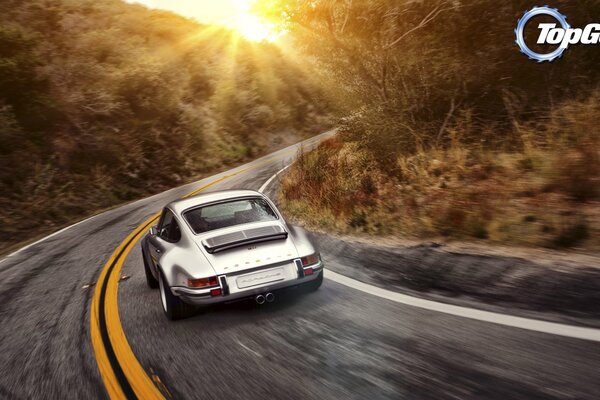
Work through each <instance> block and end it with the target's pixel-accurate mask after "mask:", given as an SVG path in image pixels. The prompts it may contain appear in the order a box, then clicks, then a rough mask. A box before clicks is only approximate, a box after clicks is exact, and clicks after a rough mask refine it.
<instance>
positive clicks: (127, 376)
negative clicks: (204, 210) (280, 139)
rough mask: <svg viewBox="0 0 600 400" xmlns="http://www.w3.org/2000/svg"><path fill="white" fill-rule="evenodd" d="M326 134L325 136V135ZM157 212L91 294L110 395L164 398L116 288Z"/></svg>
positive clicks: (99, 358) (95, 342)
mask: <svg viewBox="0 0 600 400" xmlns="http://www.w3.org/2000/svg"><path fill="white" fill-rule="evenodd" d="M329 136H330V135H326V136H325V137H329ZM295 151H297V149H295V148H294V149H290V150H288V151H284V152H283V153H282V154H278V155H277V156H274V157H269V158H268V159H266V160H264V161H263V162H260V163H257V164H254V165H251V166H249V167H247V168H244V169H241V170H239V171H237V172H234V173H232V174H229V175H226V176H224V177H222V178H220V179H217V180H215V181H213V182H211V183H209V184H207V185H204V186H202V187H201V188H199V189H196V190H194V191H193V192H191V193H189V194H188V195H186V196H185V197H189V196H194V195H196V194H198V193H200V192H202V191H203V190H205V189H207V188H209V187H210V186H213V185H215V184H217V183H219V182H222V181H224V180H226V179H229V178H231V177H233V176H236V175H239V174H241V173H243V172H246V171H248V170H251V169H254V168H257V167H259V166H262V165H265V164H268V163H271V162H273V158H275V159H283V158H285V157H287V156H288V155H290V154H291V153H292V152H295ZM159 216H160V213H156V214H154V215H153V216H152V217H150V218H149V219H148V220H146V221H145V222H144V223H143V224H142V225H140V226H139V227H138V228H137V229H135V230H134V231H133V232H132V233H131V234H129V236H127V238H126V239H125V240H124V241H123V242H121V244H120V245H119V247H117V249H116V250H115V251H114V253H113V254H112V255H111V257H110V259H109V260H108V262H107V263H106V264H105V265H104V267H103V268H102V272H101V273H100V277H99V278H98V282H97V284H96V289H95V290H94V296H93V298H92V309H91V314H90V324H91V326H90V335H91V338H92V346H93V348H94V353H95V356H96V363H97V364H98V369H99V370H100V375H101V376H102V380H103V382H104V385H105V387H106V391H107V392H108V395H109V397H110V398H111V399H144V400H146V399H149V400H150V399H164V398H165V397H164V395H163V393H161V391H160V390H159V389H158V388H157V386H156V385H155V384H154V383H153V381H152V379H151V378H150V377H149V376H148V374H147V373H146V371H145V370H144V368H143V367H142V366H141V364H140V362H139V361H138V360H137V358H136V357H135V355H134V354H133V351H132V350H131V347H130V346H129V343H128V342H127V338H126V337H125V332H124V331H123V326H122V325H121V320H120V318H119V305H118V291H119V279H120V276H121V269H122V268H123V264H124V262H125V259H126V258H127V255H128V254H129V252H130V251H131V249H132V248H133V246H134V245H135V244H136V243H137V241H138V240H139V239H140V238H141V237H142V236H143V235H144V233H145V232H146V230H147V229H148V228H149V227H150V226H152V225H153V224H154V223H156V221H157V220H158V218H159Z"/></svg>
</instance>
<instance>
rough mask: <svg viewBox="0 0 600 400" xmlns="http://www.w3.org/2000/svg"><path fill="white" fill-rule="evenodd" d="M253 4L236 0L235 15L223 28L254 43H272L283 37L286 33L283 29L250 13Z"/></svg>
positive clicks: (252, 2) (249, 1)
mask: <svg viewBox="0 0 600 400" xmlns="http://www.w3.org/2000/svg"><path fill="white" fill-rule="evenodd" d="M254 3H256V1H255V0H237V1H236V9H237V15H235V16H232V18H231V19H230V20H229V21H228V22H227V23H225V26H227V27H228V28H231V29H234V30H236V31H237V32H238V33H239V34H240V35H241V36H243V37H244V38H246V39H248V40H252V41H255V42H262V41H268V42H274V41H276V40H277V39H278V38H280V37H281V36H283V35H284V34H285V33H286V32H285V30H284V29H282V28H281V27H278V26H277V25H276V24H275V23H273V22H270V21H267V20H265V19H264V18H261V17H260V16H258V15H256V14H254V13H253V12H252V6H253V5H254Z"/></svg>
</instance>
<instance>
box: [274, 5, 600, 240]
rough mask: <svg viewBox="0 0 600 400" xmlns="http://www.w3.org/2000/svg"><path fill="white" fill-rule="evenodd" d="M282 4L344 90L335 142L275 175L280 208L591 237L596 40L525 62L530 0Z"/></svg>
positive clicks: (582, 12) (373, 221)
mask: <svg viewBox="0 0 600 400" xmlns="http://www.w3.org/2000/svg"><path fill="white" fill-rule="evenodd" d="M309 3H310V4H309ZM279 4H280V6H281V7H282V9H284V10H286V12H287V13H288V14H289V15H292V16H293V18H292V23H293V26H294V27H295V33H296V35H298V36H299V37H300V38H299V39H298V42H299V43H302V44H303V49H304V51H305V53H306V54H309V55H310V57H312V58H314V59H315V60H317V63H318V65H319V67H320V68H319V71H320V73H321V74H323V75H324V76H327V77H329V79H330V80H332V81H335V82H336V84H337V86H338V88H339V90H338V91H339V92H342V93H339V94H338V96H339V97H340V98H345V99H346V101H345V105H346V114H345V116H344V118H343V119H342V121H341V125H340V134H339V135H338V137H337V139H336V140H333V141H331V142H329V143H326V144H324V145H323V146H321V148H319V149H317V150H316V151H314V152H312V153H310V154H306V155H304V156H303V157H301V158H300V160H299V162H298V163H297V164H296V165H295V167H294V168H292V169H290V173H289V174H288V176H287V178H286V179H284V181H283V185H282V187H283V191H282V198H281V200H282V204H283V207H284V208H285V209H286V211H287V212H288V214H289V215H292V216H295V217H296V219H297V220H299V221H303V222H304V223H306V224H307V225H308V226H311V227H313V228H318V229H324V230H327V231H334V232H338V233H345V234H348V233H355V234H356V233H358V234H368V235H380V236H381V235H383V236H397V237H401V238H417V239H432V238H435V239H436V240H438V239H439V240H454V239H460V240H465V239H466V240H484V241H486V242H488V243H491V242H495V243H507V244H518V245H526V246H544V247H562V248H577V247H582V248H587V249H590V250H593V249H597V248H598V247H597V246H598V245H600V242H599V240H600V132H599V131H598V122H599V121H600V102H599V98H600V75H599V73H598V68H597V65H598V62H599V61H600V51H598V48H597V46H583V45H578V46H571V47H570V48H569V49H568V50H567V51H566V52H565V54H564V55H563V57H562V58H561V59H558V60H555V61H554V62H552V63H537V62H535V61H532V60H529V59H528V58H527V57H525V56H524V55H523V54H521V53H520V52H519V49H518V47H517V46H516V45H515V36H514V35H515V34H514V28H515V26H516V23H517V21H518V19H519V18H520V17H521V16H522V15H523V12H524V11H525V10H526V9H528V8H531V7H532V5H533V3H531V2H527V1H516V0H515V1H506V2H497V1H492V0H473V1H437V2H413V1H397V2H390V1H385V0H374V1H365V0H359V1H354V2H345V3H343V4H342V2H331V1H325V0H324V1H316V2H308V1H301V0H295V1H292V0H289V1H286V0H282V1H280V2H279ZM552 7H558V9H559V10H560V12H562V13H563V14H565V15H567V16H568V20H569V23H570V24H572V25H573V26H576V27H580V26H585V25H586V24H587V23H590V22H593V21H596V20H598V19H599V18H600V3H598V2H596V1H581V2H577V3H573V2H569V1H555V2H553V3H552ZM538 21H541V20H538ZM534 23H535V20H532V22H531V24H534ZM532 26H533V25H532ZM449 27H451V29H449ZM534 31H535V27H534V28H531V29H530V30H528V31H527V32H529V33H527V32H526V34H533V33H534ZM530 42H531V41H530ZM316 43H318V45H315V44H316Z"/></svg>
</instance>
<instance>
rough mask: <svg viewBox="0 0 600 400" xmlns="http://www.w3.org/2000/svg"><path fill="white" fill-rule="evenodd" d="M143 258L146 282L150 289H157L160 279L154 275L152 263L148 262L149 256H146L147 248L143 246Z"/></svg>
mask: <svg viewBox="0 0 600 400" xmlns="http://www.w3.org/2000/svg"><path fill="white" fill-rule="evenodd" d="M142 259H143V260H144V272H145V273H146V284H147V285H148V287H149V288H150V289H156V288H157V287H158V280H157V279H156V278H155V277H154V275H152V270H150V265H149V264H148V263H149V261H148V257H146V250H144V246H142Z"/></svg>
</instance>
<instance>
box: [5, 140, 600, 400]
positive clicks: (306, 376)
mask: <svg viewBox="0 0 600 400" xmlns="http://www.w3.org/2000/svg"><path fill="white" fill-rule="evenodd" d="M331 134H332V133H331V132H328V133H325V134H322V135H319V136H317V137H314V138H312V139H309V140H307V141H305V142H303V143H302V144H299V145H296V146H291V147H288V148H286V149H283V150H280V151H277V152H275V153H273V154H270V155H269V156H266V157H263V158H261V159H258V160H256V161H254V162H252V163H249V164H246V165H243V166H240V167H237V168H235V169H233V170H230V171H227V172H223V173H220V174H218V175H215V176H212V177H209V178H206V179H203V180H201V181H198V182H194V183H192V184H189V185H185V186H182V187H178V188H175V189H172V190H169V191H167V192H164V193H161V194H158V195H155V196H152V197H149V198H146V199H143V200H140V201H137V202H134V203H131V204H127V205H124V206H122V207H119V208H116V209H113V210H110V211H107V212H105V213H102V214H99V215H97V216H95V217H92V218H90V219H87V220H85V221H82V222H81V223H78V224H76V225H73V226H71V227H69V228H67V229H64V230H62V231H60V232H57V233H56V234H54V235H51V236H49V237H47V238H45V239H44V240H42V241H39V242H37V243H34V244H33V245H30V246H27V247H26V248H23V249H21V250H20V251H18V252H17V253H13V254H11V255H9V256H8V257H6V258H4V259H3V260H2V261H0V296H1V299H0V300H1V301H0V315H1V329H0V336H1V342H0V355H1V356H0V357H1V358H2V359H1V360H0V361H1V362H0V368H1V371H0V398H6V399H30V398H33V399H91V398H107V397H109V396H110V397H114V398H118V397H122V396H126V397H132V398H136V397H137V398H167V399H169V398H174V399H329V398H331V399H334V398H335V399H345V398H352V399H364V398H370V399H379V398H384V399H387V398H391V399H445V398H448V399H487V398H490V399H521V398H522V399H594V398H598V396H600V379H599V378H598V377H599V375H600V342H599V341H598V340H597V339H598V336H597V335H598V331H597V330H592V329H590V330H577V329H576V328H574V329H573V332H579V333H580V334H579V333H578V334H573V335H570V334H569V332H570V331H569V330H568V329H567V332H566V335H565V332H564V331H561V329H564V328H565V327H564V326H559V325H556V326H554V328H556V330H554V329H553V326H546V325H543V324H542V325H543V326H542V328H539V329H537V328H536V327H539V326H540V325H539V323H537V322H535V321H531V320H525V319H523V321H520V322H519V321H517V322H515V323H510V321H513V322H514V320H511V319H510V316H505V317H506V318H508V319H507V320H505V321H504V320H502V321H498V322H499V323H496V322H494V321H491V322H490V320H486V318H487V317H485V315H484V316H483V317H482V318H476V317H474V316H473V315H478V314H477V311H476V310H473V311H472V312H470V311H469V310H458V311H456V310H455V311H456V312H449V310H452V309H451V308H448V307H446V306H445V305H444V304H441V303H435V304H434V302H431V304H429V303H427V304H426V306H424V305H423V304H424V303H419V302H418V300H415V301H412V300H410V299H405V298H403V297H398V296H401V294H394V293H389V292H387V291H377V288H369V287H367V285H365V286H364V287H363V286H361V284H360V282H357V281H353V280H350V279H347V281H346V280H345V279H346V278H344V277H343V276H340V275H338V274H336V273H334V272H331V271H326V272H325V278H326V279H325V282H324V284H323V286H322V288H321V289H320V290H319V291H318V292H316V293H312V294H309V295H306V296H291V295H290V296H288V297H285V298H281V299H279V300H278V301H277V302H275V303H273V304H269V305H267V306H262V307H257V306H256V305H254V304H252V303H237V304H232V305H226V306H220V307H218V308H215V309H211V310H209V311H206V312H201V313H199V314H198V315H196V316H194V317H192V318H189V319H186V320H183V321H177V322H169V321H168V320H167V319H166V318H165V317H164V315H163V312H162V309H161V307H160V305H159V299H158V292H157V291H155V290H151V289H149V288H148V287H147V286H146V284H145V278H144V270H143V266H142V261H141V254H140V248H139V246H138V245H137V243H136V241H137V238H138V236H139V235H137V234H138V233H141V232H143V231H144V230H145V229H143V228H142V225H143V224H144V223H145V222H147V221H150V220H151V219H152V218H153V216H154V215H155V214H156V213H157V212H158V211H160V209H161V208H162V206H163V205H165V204H166V203H168V202H169V201H171V200H174V199H177V198H180V197H183V196H185V195H189V194H190V193H198V192H200V191H213V190H222V189H233V188H247V189H255V190H258V189H262V190H265V193H266V194H267V195H272V194H274V190H275V189H276V181H277V179H276V178H275V179H273V177H274V175H275V174H276V173H277V172H278V171H280V170H282V168H284V167H286V166H287V165H289V164H290V163H291V162H292V161H293V159H294V158H295V156H296V154H297V152H298V149H299V147H300V146H304V147H305V148H311V147H312V146H314V145H315V144H316V143H318V142H319V141H321V140H323V139H324V138H326V137H328V136H329V135H331ZM323 258H324V260H325V263H326V265H327V264H328V263H331V264H335V262H336V260H333V259H330V258H328V255H327V254H323ZM328 274H329V276H328ZM411 301H412V303H411ZM415 302H416V303H415ZM469 313H470V314H469ZM506 313H507V314H510V310H507V311H506ZM502 318H504V317H502ZM507 321H508V322H507ZM505 322H506V323H505ZM520 324H521V325H520ZM522 324H525V326H524V325H522ZM527 324H533V325H531V327H533V328H532V329H531V327H529V328H528V325H527ZM569 336H575V337H569ZM126 386H129V387H126Z"/></svg>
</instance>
